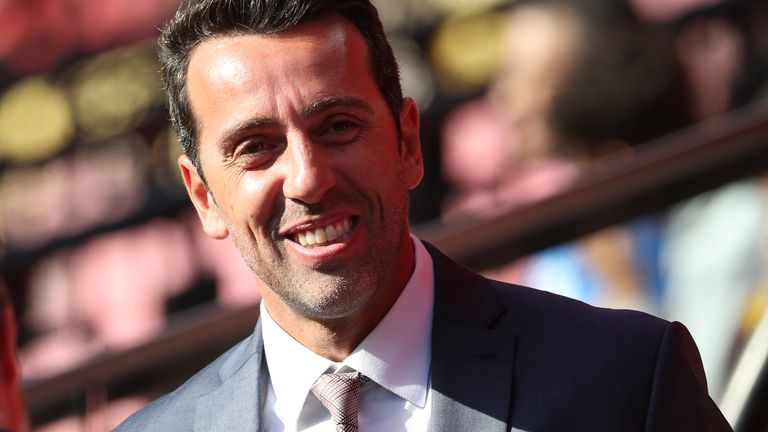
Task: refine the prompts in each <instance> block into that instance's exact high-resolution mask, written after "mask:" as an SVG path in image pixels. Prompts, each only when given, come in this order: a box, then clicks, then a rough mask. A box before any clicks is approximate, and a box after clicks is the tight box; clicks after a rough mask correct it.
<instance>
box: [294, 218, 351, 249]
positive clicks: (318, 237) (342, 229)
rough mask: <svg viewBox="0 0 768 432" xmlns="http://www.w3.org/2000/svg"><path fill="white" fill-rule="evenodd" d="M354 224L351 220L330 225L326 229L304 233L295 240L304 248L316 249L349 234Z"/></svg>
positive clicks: (316, 229) (297, 235)
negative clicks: (315, 247)
mask: <svg viewBox="0 0 768 432" xmlns="http://www.w3.org/2000/svg"><path fill="white" fill-rule="evenodd" d="M351 227H352V224H351V222H350V220H349V219H344V220H343V221H341V222H337V223H335V224H330V225H328V226H326V227H322V228H315V229H314V230H307V231H302V232H300V233H298V234H296V236H295V240H296V241H298V242H299V244H301V245H302V246H304V247H314V246H319V245H323V244H326V243H328V242H332V241H334V240H336V239H338V238H340V237H343V236H345V235H347V233H349V231H350V229H351Z"/></svg>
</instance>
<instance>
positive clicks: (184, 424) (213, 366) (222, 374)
mask: <svg viewBox="0 0 768 432" xmlns="http://www.w3.org/2000/svg"><path fill="white" fill-rule="evenodd" d="M257 334H258V335H260V334H261V333H260V332H254V334H252V335H251V336H249V337H248V338H246V339H244V340H242V341H240V342H239V343H238V344H237V345H235V346H233V347H232V348H230V349H229V350H227V351H226V352H225V353H224V354H222V355H221V356H219V357H218V358H217V359H216V360H214V361H213V362H211V363H210V364H208V365H207V366H206V367H205V368H203V369H201V370H200V371H199V372H197V373H196V374H195V375H193V376H192V377H191V378H189V379H188V380H187V381H186V382H185V383H184V384H182V385H181V386H179V387H178V388H177V389H176V390H174V391H173V392H171V393H168V394H166V395H164V396H162V397H160V398H158V399H156V400H154V401H152V402H151V403H149V404H148V405H146V406H145V407H144V408H142V409H140V410H139V411H137V412H136V413H134V414H133V415H131V416H130V417H128V419H126V420H125V421H124V422H123V423H122V424H120V425H119V426H118V427H117V428H116V429H115V431H117V432H127V431H142V432H144V431H158V432H160V431H162V432H168V431H188V430H192V429H193V421H194V419H195V407H196V403H197V400H198V398H199V397H200V396H202V395H204V394H207V393H209V392H211V391H213V390H214V389H216V388H218V387H220V386H221V385H222V383H223V382H224V380H226V378H227V376H228V375H230V374H231V373H232V371H233V369H237V368H238V364H240V363H242V361H243V359H244V358H247V357H248V356H250V355H252V354H253V351H254V350H253V346H254V345H256V344H257V342H258V341H256V340H255V339H257V338H258V337H259V336H257Z"/></svg>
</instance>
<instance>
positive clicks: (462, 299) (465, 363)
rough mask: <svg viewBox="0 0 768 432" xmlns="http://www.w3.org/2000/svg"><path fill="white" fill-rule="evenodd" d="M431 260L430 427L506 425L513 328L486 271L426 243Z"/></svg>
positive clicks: (437, 429) (498, 428)
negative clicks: (502, 322)
mask: <svg viewBox="0 0 768 432" xmlns="http://www.w3.org/2000/svg"><path fill="white" fill-rule="evenodd" d="M427 248H428V250H429V251H430V253H431V254H432V258H433V261H434V266H435V314H434V322H433V327H432V366H431V377H432V382H431V385H432V390H433V402H432V430H433V431H435V432H442V431H455V430H482V431H499V432H500V431H506V430H509V426H508V425H507V423H508V421H509V420H508V419H509V414H510V404H511V402H512V401H511V398H512V384H513V383H512V380H513V365H514V340H515V337H514V335H513V334H510V333H509V331H508V329H505V328H503V326H501V325H499V321H500V320H501V319H502V317H503V315H504V314H505V313H507V312H506V311H505V308H504V306H503V303H502V301H501V299H500V298H499V296H498V294H497V293H496V291H495V289H494V288H493V287H492V286H491V282H489V281H488V280H487V279H485V278H484V277H482V276H480V275H477V274H476V273H473V272H471V271H469V270H467V269H465V268H463V267H461V266H460V265H458V264H456V263H455V262H453V261H451V260H450V259H449V258H447V257H446V256H445V255H443V254H442V253H441V252H440V251H438V250H437V249H435V248H434V247H432V246H431V245H427Z"/></svg>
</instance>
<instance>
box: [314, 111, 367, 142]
mask: <svg viewBox="0 0 768 432" xmlns="http://www.w3.org/2000/svg"><path fill="white" fill-rule="evenodd" d="M360 130H361V126H360V123H359V122H358V121H355V120H354V119H352V118H349V117H342V116H334V117H331V118H329V119H328V120H327V121H325V122H323V124H322V125H321V126H320V128H318V130H317V132H316V134H315V135H316V137H315V139H317V140H318V141H319V142H324V143H326V144H345V143H348V142H350V141H352V140H354V139H355V138H357V136H358V135H359V134H360Z"/></svg>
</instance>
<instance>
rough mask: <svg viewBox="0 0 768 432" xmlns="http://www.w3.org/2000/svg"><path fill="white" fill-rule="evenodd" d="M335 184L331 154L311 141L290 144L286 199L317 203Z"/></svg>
mask: <svg viewBox="0 0 768 432" xmlns="http://www.w3.org/2000/svg"><path fill="white" fill-rule="evenodd" d="M335 184H336V175H335V173H334V171H333V167H332V163H331V160H330V155H328V154H327V152H326V151H325V149H323V148H322V147H321V146H319V145H317V144H314V143H313V142H312V141H311V140H310V139H306V138H301V139H297V140H295V141H294V142H293V143H292V144H289V145H288V149H287V161H286V173H285V180H284V182H283V194H284V195H285V197H286V198H287V199H291V200H294V201H299V202H303V203H305V204H316V203H318V202H320V201H321V200H322V199H323V197H324V196H325V194H326V193H327V192H328V191H329V190H330V189H331V188H333V186H334V185H335Z"/></svg>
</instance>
